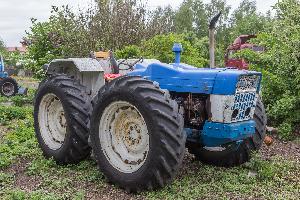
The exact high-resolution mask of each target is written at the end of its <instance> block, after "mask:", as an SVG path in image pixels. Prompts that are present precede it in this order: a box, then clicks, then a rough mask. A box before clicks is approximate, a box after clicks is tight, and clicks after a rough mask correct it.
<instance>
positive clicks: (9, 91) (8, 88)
mask: <svg viewBox="0 0 300 200" xmlns="http://www.w3.org/2000/svg"><path fill="white" fill-rule="evenodd" d="M16 94H22V95H26V94H27V89H26V88H22V87H20V86H18V83H17V81H16V80H15V79H13V78H11V77H9V76H8V73H7V72H6V71H5V68H4V60H3V57H2V55H0V95H1V96H5V97H12V96H15V95H16Z"/></svg>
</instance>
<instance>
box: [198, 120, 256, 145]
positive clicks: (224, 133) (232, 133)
mask: <svg viewBox="0 0 300 200" xmlns="http://www.w3.org/2000/svg"><path fill="white" fill-rule="evenodd" d="M254 133H255V121H253V120H248V121H244V122H237V123H231V124H223V123H216V122H209V121H206V122H205V124H204V127H203V131H202V133H201V143H202V144H203V145H204V146H208V147H214V146H219V145H222V144H226V143H229V142H234V141H238V140H242V139H245V138H248V137H251V136H252V135H253V134H254Z"/></svg>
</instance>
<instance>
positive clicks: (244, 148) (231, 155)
mask: <svg viewBox="0 0 300 200" xmlns="http://www.w3.org/2000/svg"><path fill="white" fill-rule="evenodd" d="M254 121H255V122H256V127H255V133H254V135H253V136H252V137H250V138H247V139H245V140H244V141H243V142H242V143H240V144H236V143H232V144H230V145H227V146H225V147H222V148H215V149H214V148H211V149H209V148H205V147H201V146H198V145H194V144H188V145H187V147H188V150H189V152H190V153H191V154H194V155H195V157H196V159H197V160H200V161H201V162H203V163H206V164H209V165H214V166H220V167H233V166H238V165H241V164H243V163H245V162H247V161H249V160H250V157H251V152H252V151H257V150H259V149H260V147H261V145H262V144H263V141H264V138H265V136H266V126H267V116H266V112H265V108H264V105H263V103H262V101H261V98H258V100H257V105H256V108H255V112H254ZM220 149H221V150H220ZM222 149H223V150H222Z"/></svg>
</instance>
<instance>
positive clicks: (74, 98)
mask: <svg viewBox="0 0 300 200" xmlns="http://www.w3.org/2000/svg"><path fill="white" fill-rule="evenodd" d="M90 111H91V101H90V98H89V96H88V95H87V94H86V93H85V87H84V86H82V85H80V84H79V83H78V82H77V81H76V80H74V79H72V78H69V77H67V76H65V75H57V76H53V77H51V78H49V79H47V80H45V81H43V82H42V83H41V84H40V86H39V89H38V91H37V93H36V97H35V105H34V127H35V133H36V137H37V139H38V142H39V146H40V148H41V149H42V151H43V154H44V155H45V157H47V158H53V159H54V160H55V161H56V162H57V163H58V164H74V163H78V162H79V161H81V160H83V159H84V158H86V157H87V156H88V155H89V154H90V147H89V146H88V137H89V134H88V133H89V127H88V124H89V113H90Z"/></svg>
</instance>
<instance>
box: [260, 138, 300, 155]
mask: <svg viewBox="0 0 300 200" xmlns="http://www.w3.org/2000/svg"><path fill="white" fill-rule="evenodd" d="M260 152H261V154H262V155H263V157H264V158H265V159H270V158H271V157H272V156H276V155H279V156H282V157H283V158H286V159H290V160H296V161H300V145H299V144H296V143H295V142H292V141H288V142H283V141H280V140H278V139H276V138H275V139H274V141H273V143H272V144H271V145H270V146H267V145H265V144H264V145H263V147H262V148H261V150H260Z"/></svg>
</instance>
